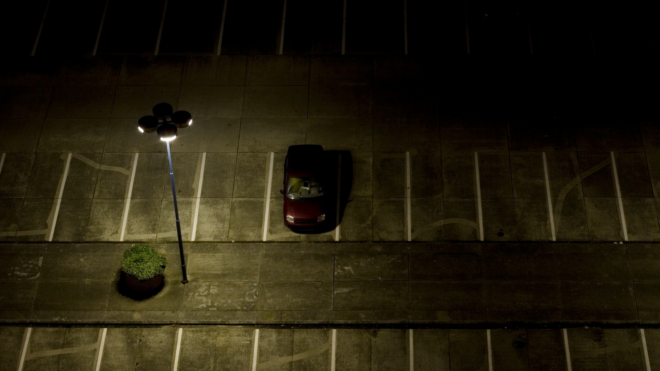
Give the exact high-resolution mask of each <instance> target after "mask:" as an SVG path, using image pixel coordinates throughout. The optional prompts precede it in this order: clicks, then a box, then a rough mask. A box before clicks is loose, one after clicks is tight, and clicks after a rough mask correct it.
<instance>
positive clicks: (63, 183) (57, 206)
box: [48, 153, 71, 241]
mask: <svg viewBox="0 0 660 371" xmlns="http://www.w3.org/2000/svg"><path fill="white" fill-rule="evenodd" d="M70 166H71V153H69V155H68V156H67V158H66V165H65V166H64V174H62V181H61V182H60V184H59V188H58V190H57V199H56V201H55V213H54V214H53V223H52V224H51V226H50V233H49V234H48V241H52V240H53V236H54V235H55V226H56V225H57V216H58V215H59V213H60V205H61V204H62V195H63V194H64V187H65V186H66V178H67V177H68V176H69V167H70Z"/></svg>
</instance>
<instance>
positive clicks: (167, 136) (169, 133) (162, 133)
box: [158, 122, 176, 142]
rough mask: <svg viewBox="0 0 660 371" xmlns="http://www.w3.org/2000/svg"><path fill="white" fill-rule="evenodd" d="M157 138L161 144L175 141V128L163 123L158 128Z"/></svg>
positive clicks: (172, 125)
mask: <svg viewBox="0 0 660 371" xmlns="http://www.w3.org/2000/svg"><path fill="white" fill-rule="evenodd" d="M158 136H159V137H160V140H162V141H163V142H171V141H173V140H174V139H176V126H174V124H170V123H169V122H168V123H164V124H160V126H159V127H158Z"/></svg>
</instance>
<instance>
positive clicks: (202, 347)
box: [0, 326, 660, 371]
mask: <svg viewBox="0 0 660 371" xmlns="http://www.w3.org/2000/svg"><path fill="white" fill-rule="evenodd" d="M0 338H1V340H2V349H3V355H4V360H5V361H6V362H3V370H18V371H27V370H40V369H44V368H47V367H49V365H53V369H58V370H59V369H79V370H132V369H134V368H135V367H139V368H140V369H142V368H144V369H147V370H163V369H172V370H196V369H207V370H223V369H226V368H227V367H230V368H231V369H234V370H254V369H265V370H266V369H281V368H287V369H288V368H304V369H308V370H327V369H330V370H347V369H349V370H380V369H383V368H385V369H388V368H393V369H398V370H401V369H409V370H437V369H442V370H466V369H486V370H489V369H490V370H502V369H505V370H535V369H539V368H544V369H557V370H565V369H568V370H571V369H573V370H577V369H584V368H593V367H596V368H598V369H599V370H618V369H625V370H640V371H644V370H651V369H654V368H655V367H657V365H658V363H659V362H660V359H659V358H658V354H657V352H656V351H655V350H654V349H655V346H657V345H658V339H659V334H658V331H657V330H656V329H617V328H608V329H602V328H597V327H596V328H568V329H565V328H564V329H561V328H557V329H536V328H528V329H525V328H520V329H501V328H496V329H423V328H419V329H382V328H372V329H370V328H364V329H350V328H338V329H333V328H331V327H330V328H306V329H303V328H294V329H273V328H260V327H248V326H236V327H227V326H225V327H222V326H221V327H204V326H196V327H195V326H183V327H151V328H149V327H143V328H140V327H138V328H135V327H133V328H124V327H110V328H94V327H87V328H77V327H69V328H42V327H33V328H25V327H3V328H1V329H0Z"/></svg>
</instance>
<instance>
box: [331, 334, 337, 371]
mask: <svg viewBox="0 0 660 371" xmlns="http://www.w3.org/2000/svg"><path fill="white" fill-rule="evenodd" d="M336 367H337V330H336V329H332V358H330V371H335V368H336Z"/></svg>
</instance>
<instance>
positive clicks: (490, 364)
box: [486, 329, 493, 371]
mask: <svg viewBox="0 0 660 371" xmlns="http://www.w3.org/2000/svg"><path fill="white" fill-rule="evenodd" d="M486 342H487V343H488V344H487V345H488V371H493V348H492V347H491V342H490V329H487V330H486Z"/></svg>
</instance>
